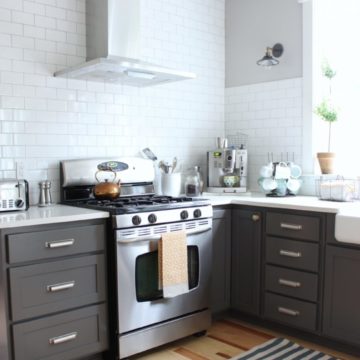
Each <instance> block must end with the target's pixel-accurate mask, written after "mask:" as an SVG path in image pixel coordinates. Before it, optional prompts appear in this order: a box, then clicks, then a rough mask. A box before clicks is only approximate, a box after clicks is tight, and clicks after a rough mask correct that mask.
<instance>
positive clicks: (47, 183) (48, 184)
mask: <svg viewBox="0 0 360 360" xmlns="http://www.w3.org/2000/svg"><path fill="white" fill-rule="evenodd" d="M50 189H51V181H49V180H46V181H45V204H46V206H49V205H51V204H52V198H51V191H50Z"/></svg>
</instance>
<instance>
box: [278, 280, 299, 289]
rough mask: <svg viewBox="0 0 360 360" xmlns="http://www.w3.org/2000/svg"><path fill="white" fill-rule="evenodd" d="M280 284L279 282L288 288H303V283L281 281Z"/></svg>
mask: <svg viewBox="0 0 360 360" xmlns="http://www.w3.org/2000/svg"><path fill="white" fill-rule="evenodd" d="M278 282H279V285H283V286H288V287H292V288H299V287H301V282H299V281H291V280H286V279H279V280H278Z"/></svg>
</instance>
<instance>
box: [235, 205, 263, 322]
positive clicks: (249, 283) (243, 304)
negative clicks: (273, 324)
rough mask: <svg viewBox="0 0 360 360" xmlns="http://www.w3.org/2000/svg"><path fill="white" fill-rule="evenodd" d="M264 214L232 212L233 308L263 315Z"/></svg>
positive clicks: (253, 210)
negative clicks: (261, 261) (262, 241)
mask: <svg viewBox="0 0 360 360" xmlns="http://www.w3.org/2000/svg"><path fill="white" fill-rule="evenodd" d="M262 219H263V213H262V212H261V211H259V210H258V209H253V208H244V209H239V208H236V209H234V210H233V213H232V243H231V308H232V309H234V310H238V311H241V312H244V313H248V314H252V315H259V314H260V273H261V269H260V266H261V264H260V244H261V237H262Z"/></svg>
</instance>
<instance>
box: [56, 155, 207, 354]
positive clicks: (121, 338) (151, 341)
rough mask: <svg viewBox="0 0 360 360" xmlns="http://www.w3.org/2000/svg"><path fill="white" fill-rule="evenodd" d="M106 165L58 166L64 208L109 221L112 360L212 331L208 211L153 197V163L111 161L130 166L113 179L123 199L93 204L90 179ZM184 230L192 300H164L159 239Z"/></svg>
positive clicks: (196, 202) (197, 204)
mask: <svg viewBox="0 0 360 360" xmlns="http://www.w3.org/2000/svg"><path fill="white" fill-rule="evenodd" d="M107 160H109V159H105V160H104V159H86V160H84V159H82V160H67V161H63V162H62V163H61V178H62V201H63V202H64V203H66V204H71V205H74V206H81V207H87V208H92V209H99V210H106V211H109V212H110V214H111V225H109V227H110V229H111V230H110V232H111V236H110V238H109V251H108V254H109V275H110V280H111V282H110V283H109V291H110V297H111V298H115V299H116V301H114V304H113V307H112V308H110V316H111V317H114V314H117V316H116V318H117V319H116V321H114V324H113V334H112V341H113V342H116V343H117V346H116V355H114V357H113V358H115V356H116V357H117V358H120V359H122V358H125V357H128V356H131V355H134V354H136V353H140V352H143V351H145V350H148V349H151V348H154V347H156V346H159V345H162V344H165V343H167V342H170V341H173V340H176V339H179V338H182V337H185V336H188V335H191V334H195V333H199V332H202V331H204V330H206V329H207V328H208V327H209V326H210V311H209V285H210V283H209V282H210V273H211V261H212V260H211V257H212V252H211V229H212V207H211V205H210V203H209V202H208V201H206V200H202V199H195V198H189V197H178V198H173V197H169V196H156V195H154V187H153V180H154V168H153V163H152V161H150V160H145V159H140V158H121V159H116V160H117V161H120V162H122V163H125V164H127V165H128V167H127V169H126V170H124V171H122V172H119V173H118V176H119V178H120V179H121V183H122V187H121V195H120V197H119V198H117V199H115V200H111V201H110V200H101V201H99V200H96V199H94V197H93V195H92V189H93V187H94V185H95V183H96V180H95V177H94V174H95V173H96V171H97V169H98V165H99V164H101V163H104V162H105V161H107ZM110 160H115V159H110ZM181 230H182V231H185V232H186V241H187V262H188V266H187V272H188V279H189V280H188V282H189V292H187V293H185V294H182V295H178V296H176V297H173V298H164V296H163V290H162V289H161V288H160V287H159V283H158V242H159V240H160V239H161V237H162V234H164V233H172V232H177V231H181ZM112 290H113V291H112Z"/></svg>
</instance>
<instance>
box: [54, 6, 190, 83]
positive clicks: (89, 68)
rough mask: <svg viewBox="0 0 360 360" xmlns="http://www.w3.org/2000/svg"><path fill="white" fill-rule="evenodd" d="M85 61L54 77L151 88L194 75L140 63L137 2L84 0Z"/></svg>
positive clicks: (138, 8)
mask: <svg viewBox="0 0 360 360" xmlns="http://www.w3.org/2000/svg"><path fill="white" fill-rule="evenodd" d="M86 35H87V36H86V52H87V61H86V62H85V63H82V64H80V65H76V66H73V67H70V68H67V69H64V70H61V71H58V72H56V73H55V74H54V76H60V77H67V78H73V79H83V80H90V81H105V82H110V83H122V84H127V85H134V86H151V85H156V84H161V83H167V82H172V81H178V80H185V79H193V78H195V74H193V73H190V72H185V71H178V70H173V69H170V68H167V67H163V66H159V65H154V64H151V63H148V62H145V61H141V60H140V57H139V53H140V0H86Z"/></svg>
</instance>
